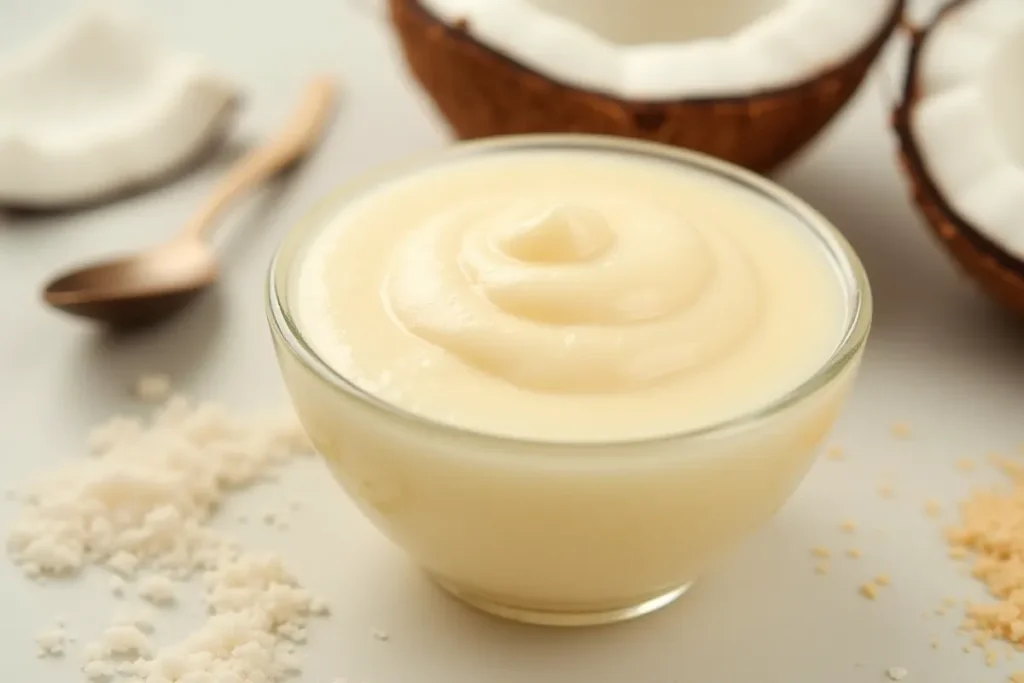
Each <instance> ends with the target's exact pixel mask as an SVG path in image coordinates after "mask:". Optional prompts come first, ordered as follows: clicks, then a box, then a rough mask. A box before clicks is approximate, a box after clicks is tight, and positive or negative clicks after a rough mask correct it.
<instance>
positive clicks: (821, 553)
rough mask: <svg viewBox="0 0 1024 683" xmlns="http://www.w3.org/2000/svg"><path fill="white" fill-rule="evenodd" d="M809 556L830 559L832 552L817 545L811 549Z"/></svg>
mask: <svg viewBox="0 0 1024 683" xmlns="http://www.w3.org/2000/svg"><path fill="white" fill-rule="evenodd" d="M811 555H813V556H814V557H820V558H823V559H828V558H829V557H832V551H831V550H829V549H828V548H826V547H824V546H820V545H819V546H816V547H814V548H811Z"/></svg>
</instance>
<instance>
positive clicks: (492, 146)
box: [267, 133, 872, 453]
mask: <svg viewBox="0 0 1024 683" xmlns="http://www.w3.org/2000/svg"><path fill="white" fill-rule="evenodd" d="M528 150H570V151H592V152H599V153H617V154H624V155H627V156H634V157H636V156H639V157H646V158H654V159H656V160H661V161H666V162H672V163H676V164H680V165H682V166H686V167H689V168H691V169H695V170H698V171H701V172H706V173H710V174H713V175H716V176H718V177H720V178H722V179H724V180H726V181H728V182H731V183H733V184H735V185H738V186H740V187H741V189H743V190H745V191H748V192H751V193H753V194H755V195H759V196H760V197H761V198H763V199H766V200H768V201H770V202H772V203H774V204H776V205H777V206H779V207H780V208H782V209H783V210H785V211H786V212H787V213H789V214H790V215H792V216H793V217H794V218H795V219H797V220H798V222H800V223H801V224H802V225H803V226H804V227H805V228H807V229H809V230H811V231H812V232H813V233H814V235H815V236H816V237H817V238H818V239H820V240H821V242H822V244H823V245H824V247H825V248H826V250H827V252H828V255H829V257H830V258H831V259H832V260H833V266H834V267H835V268H836V270H837V271H838V273H840V274H841V276H842V279H843V287H844V289H845V290H846V294H847V298H848V311H849V313H848V318H847V321H846V326H845V329H844V331H843V335H842V337H841V339H840V342H839V344H838V345H837V346H836V348H835V350H834V351H833V353H832V355H831V356H829V357H828V358H827V359H826V360H825V361H824V362H823V363H822V364H821V365H820V366H819V367H818V369H817V370H816V371H815V372H814V373H812V374H811V375H809V376H808V377H806V378H805V379H804V380H803V381H801V382H800V383H799V384H798V385H796V386H795V387H794V388H793V389H791V390H790V391H788V392H786V393H785V394H782V395H781V396H779V397H777V398H776V399H774V400H772V401H769V402H767V403H765V404H763V405H761V406H759V407H757V408H755V409H753V410H750V411H747V412H745V413H741V414H739V415H735V416H732V417H729V418H727V419H725V420H721V421H719V422H715V423H711V424H707V425H702V426H700V427H697V428H694V429H689V430H683V431H678V432H668V433H660V434H657V435H654V436H650V437H641V438H630V439H624V440H595V441H558V440H536V439H529V438H521V437H515V436H507V435H503V434H499V433H492V432H484V431H475V430H473V429H468V428H464V427H460V426H457V425H453V424H448V423H444V422H440V421H436V420H432V419H430V418H428V417H425V416H422V415H418V414H416V413H412V412H409V411H406V410H404V409H402V408H401V407H400V406H397V405H395V404H392V403H389V402H387V401H385V400H383V399H381V398H378V397H377V396H375V395H373V394H371V393H370V392H368V391H366V390H364V389H362V388H361V387H359V386H358V385H357V384H355V383H354V382H352V381H351V380H349V379H348V378H346V377H345V376H344V375H342V374H340V373H339V372H337V371H335V370H334V369H333V368H332V367H331V366H330V365H329V364H328V363H326V362H325V361H324V360H323V358H321V357H320V355H319V354H318V353H317V352H316V351H315V350H314V348H313V346H312V345H311V344H310V343H309V342H308V341H307V340H306V339H305V337H304V336H303V334H302V332H301V328H300V326H299V325H298V324H297V323H296V321H295V319H294V317H293V316H292V315H291V311H290V308H289V305H288V300H287V295H286V292H285V289H286V287H287V281H288V278H289V277H290V276H291V272H290V269H291V266H292V265H293V262H294V257H295V255H296V254H297V253H298V252H299V251H301V248H302V247H303V246H305V245H306V244H308V241H309V239H310V238H311V237H313V236H314V235H315V234H316V232H317V229H318V228H321V227H322V226H323V225H324V224H325V223H326V222H327V221H329V220H330V218H331V217H332V216H334V215H336V214H337V213H338V212H339V211H341V210H343V209H344V207H345V205H346V204H348V203H349V202H351V201H353V200H355V199H357V198H359V197H362V196H364V194H365V193H366V192H368V191H371V190H373V189H375V188H377V187H378V186H380V185H382V184H384V183H387V182H389V181H392V180H397V179H400V178H403V177H408V176H412V175H414V174H415V173H417V172H420V171H425V170H428V169H430V168H432V167H435V166H440V165H443V164H446V163H451V162H457V161H459V160H462V159H467V158H470V157H474V156H480V155H485V154H496V153H505V152H523V151H528ZM871 317H872V295H871V286H870V284H869V282H868V277H867V273H866V272H865V270H864V266H863V264H862V263H861V261H860V258H859V257H858V256H857V253H856V252H855V251H854V249H853V247H852V246H851V245H850V244H849V242H848V241H847V240H846V238H845V237H843V235H842V233H841V232H840V231H839V230H838V229H837V228H836V227H835V226H834V225H832V223H831V222H830V221H829V220H828V219H826V218H825V217H824V216H823V215H821V214H820V213H819V212H818V211H817V210H815V209H814V208H812V207H811V206H810V205H809V204H807V203H806V202H805V201H804V200H802V199H800V198H799V197H797V196H796V195H795V194H793V193H791V192H790V191H789V190H786V189H785V188H783V187H781V186H780V185H778V184H776V183H774V182H772V181H771V180H769V179H767V178H765V177H763V176H760V175H758V174H756V173H754V172H752V171H748V170H746V169H744V168H741V167H739V166H737V165H735V164H731V163H729V162H726V161H722V160H720V159H717V158H714V157H711V156H709V155H706V154H702V153H700V152H695V151H692V150H687V149H681V148H677V147H671V146H668V145H664V144H661V143H654V142H648V141H640V140H632V139H628V138H621V137H616V136H605V135H589V134H576V133H568V134H561V133H554V134H531V135H508V136H501V137H492V138H485V139H480V140H470V141H461V142H456V143H454V144H452V145H448V146H447V147H445V148H443V149H441V150H435V151H431V152H427V153H421V154H419V155H414V156H412V157H406V158H404V159H402V160H400V161H398V162H392V163H391V164H386V165H384V166H381V167H378V168H376V169H375V170H371V171H369V172H366V173H361V174H359V175H358V176H357V177H355V178H354V179H353V180H351V181H349V182H347V183H345V184H343V185H342V186H341V187H339V188H338V189H336V190H334V191H333V192H331V193H330V194H328V195H327V196H326V197H325V198H324V199H322V200H321V201H320V202H319V203H317V204H316V205H315V206H314V207H313V208H312V209H311V210H310V211H308V212H307V213H306V215H305V217H304V218H302V219H301V220H300V221H299V222H298V224H296V225H295V226H294V227H293V228H292V229H291V230H290V231H289V232H288V234H287V235H286V236H285V238H284V239H283V241H282V242H281V244H280V245H279V246H278V248H277V249H276V251H275V253H274V256H273V258H272V259H271V262H270V267H269V271H268V276H267V318H268V321H269V323H270V326H271V328H272V331H273V333H274V334H275V336H277V337H278V338H279V339H280V340H282V341H283V342H284V343H285V344H286V346H287V350H288V351H289V352H290V353H291V355H292V356H293V357H294V358H295V359H296V360H297V361H298V362H299V363H300V364H301V365H302V366H303V367H304V368H305V369H306V370H308V371H310V372H312V373H313V374H314V375H316V376H317V377H318V378H319V379H321V380H323V381H325V382H327V383H328V384H329V385H330V386H331V387H332V388H333V389H335V390H337V391H340V392H342V393H343V394H345V395H346V397H348V398H351V399H353V400H356V401H360V402H362V403H363V404H364V405H366V406H367V407H369V408H371V409H373V410H375V411H378V412H380V413H381V414H382V416H385V417H391V418H394V419H398V420H401V421H403V422H406V423H408V424H409V425H410V426H414V427H419V428H421V429H426V430H428V431H431V432H435V433H437V434H438V435H439V436H442V437H445V438H449V439H451V438H455V439H459V440H463V441H464V440H470V441H474V442H476V444H475V445H477V446H486V445H487V444H488V443H490V444H492V445H494V444H500V445H502V446H509V445H520V446H522V447H524V448H539V447H541V448H544V449H550V448H552V447H554V448H557V449H559V450H566V451H571V450H583V449H585V450H587V451H588V452H591V453H593V452H595V451H599V450H601V449H602V447H608V448H615V447H622V446H650V445H657V444H659V443H665V442H672V443H679V442H680V441H685V442H692V441H701V440H709V439H710V440H714V439H720V438H725V437H726V436H727V435H728V434H729V433H731V432H734V431H738V430H743V429H747V428H751V427H754V426H756V425H757V424H758V423H762V422H764V421H767V420H770V419H771V418H772V417H773V416H775V415H777V414H779V413H781V412H783V411H785V410H786V409H787V408H789V407H791V406H793V405H795V404H798V403H800V402H801V401H802V400H804V399H805V398H808V397H810V396H812V395H813V394H815V393H816V392H817V391H819V390H821V389H823V388H825V387H826V386H828V385H829V384H830V382H831V381H832V380H833V379H835V378H836V377H837V376H838V375H840V374H841V373H842V372H843V371H844V370H845V369H846V368H847V367H848V366H849V365H850V364H851V363H852V362H854V360H855V359H856V358H857V357H858V356H859V354H860V351H861V349H862V348H863V346H864V344H865V343H866V341H867V337H868V332H869V330H870V328H871Z"/></svg>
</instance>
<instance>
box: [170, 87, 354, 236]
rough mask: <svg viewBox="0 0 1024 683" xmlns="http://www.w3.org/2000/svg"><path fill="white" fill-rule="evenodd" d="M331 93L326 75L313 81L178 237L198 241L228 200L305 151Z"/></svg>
mask: <svg viewBox="0 0 1024 683" xmlns="http://www.w3.org/2000/svg"><path fill="white" fill-rule="evenodd" d="M335 90H336V87H335V85H334V83H333V81H331V80H330V78H328V77H326V76H321V77H319V78H317V79H315V80H313V81H312V82H311V83H310V84H309V85H308V86H307V88H306V93H305V95H304V96H303V98H302V102H301V103H300V104H299V106H298V107H297V108H296V110H295V112H294V113H293V114H292V116H291V118H290V119H289V120H288V123H287V125H286V126H285V127H284V128H282V129H281V131H280V132H279V133H278V134H277V135H276V136H274V137H273V138H272V139H271V140H270V141H269V142H267V143H265V144H264V145H261V146H260V147H258V148H256V149H254V150H252V151H251V152H249V154H247V155H246V156H245V157H244V158H243V159H242V160H240V161H239V162H238V163H237V164H235V166H234V168H232V169H231V170H230V171H229V172H228V174H227V176H226V177H225V178H224V179H223V180H222V181H221V183H220V185H219V186H218V187H217V189H216V190H214V192H213V194H211V195H210V198H209V199H208V200H207V201H206V203H205V204H203V206H202V207H201V208H200V209H199V211H197V212H196V214H195V216H193V218H192V219H191V220H190V221H189V222H188V224H187V225H186V226H185V229H184V230H183V231H182V233H181V237H182V238H183V239H201V238H202V237H204V236H205V235H206V233H207V231H208V230H209V229H210V227H211V226H213V225H214V224H215V222H216V220H217V218H218V217H219V216H220V214H221V212H222V211H224V209H226V208H227V207H228V205H230V204H231V202H232V201H234V200H235V199H237V198H238V197H239V196H241V195H243V194H245V193H246V192H248V191H249V190H251V189H253V188H254V187H257V186H258V185H260V184H261V183H263V182H264V181H266V180H267V179H269V178H271V177H273V176H274V175H275V174H277V173H278V172H280V171H282V170H284V169H285V168H287V167H288V166H290V165H291V164H293V163H294V162H296V161H298V160H299V159H301V158H302V157H303V156H304V155H305V154H306V153H307V152H309V151H310V150H311V149H312V148H313V146H314V144H315V143H316V142H317V140H318V139H319V137H320V134H321V133H322V132H323V130H324V128H325V127H326V125H327V122H328V121H329V120H330V114H331V111H332V108H333V105H334V99H335Z"/></svg>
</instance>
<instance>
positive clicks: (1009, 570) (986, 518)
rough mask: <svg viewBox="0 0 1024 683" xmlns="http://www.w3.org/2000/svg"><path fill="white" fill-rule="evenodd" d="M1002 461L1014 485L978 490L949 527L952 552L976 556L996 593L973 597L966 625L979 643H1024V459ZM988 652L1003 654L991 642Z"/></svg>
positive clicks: (978, 569)
mask: <svg viewBox="0 0 1024 683" xmlns="http://www.w3.org/2000/svg"><path fill="white" fill-rule="evenodd" d="M998 466H999V469H1000V470H1001V471H1002V472H1003V473H1004V474H1005V475H1006V476H1007V477H1008V479H1009V482H1010V486H1009V487H1008V488H995V489H992V490H978V491H975V492H974V493H973V494H972V495H971V496H970V497H968V498H967V499H966V500H965V501H963V502H962V503H961V505H960V520H959V522H958V524H956V525H954V526H951V527H949V528H947V529H946V540H947V543H948V544H949V555H950V557H953V558H955V559H962V558H964V557H966V556H968V555H973V556H974V564H973V567H972V571H971V573H972V575H973V576H974V577H975V578H976V579H978V580H980V581H981V582H982V583H983V584H984V585H985V587H986V588H987V589H988V592H989V594H990V595H991V596H992V598H993V599H994V600H993V601H991V602H988V603H983V604H982V603H967V608H966V619H965V620H964V622H963V624H962V625H961V630H962V631H964V632H966V633H970V634H972V635H973V636H974V641H975V642H976V643H978V644H979V645H981V644H986V643H988V642H989V641H991V640H996V639H998V640H1002V641H1005V642H1007V643H1009V644H1010V645H1012V646H1015V647H1017V648H1022V647H1024V562H1022V560H1021V558H1022V557H1024V464H1022V463H1020V462H1014V461H1012V460H1009V459H1005V458H1000V459H999V460H998ZM952 602H953V604H955V601H952ZM947 604H950V603H947ZM985 655H986V662H991V663H994V662H995V660H996V659H997V658H998V653H996V651H995V650H992V649H990V648H986V651H985ZM990 665H991V664H990ZM1015 676H1017V677H1018V678H1014V679H1013V680H1014V681H1015V683H1024V672H1021V673H1019V674H1015Z"/></svg>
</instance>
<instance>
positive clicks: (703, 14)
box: [418, 0, 896, 101]
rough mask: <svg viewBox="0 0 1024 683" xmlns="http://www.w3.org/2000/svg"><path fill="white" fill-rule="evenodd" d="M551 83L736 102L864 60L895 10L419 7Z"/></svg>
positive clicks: (779, 1)
mask: <svg viewBox="0 0 1024 683" xmlns="http://www.w3.org/2000/svg"><path fill="white" fill-rule="evenodd" d="M418 2H420V4H421V5H422V6H423V7H424V9H426V10H427V11H428V12H429V13H430V14H432V15H433V16H435V17H437V18H438V19H440V20H442V21H444V22H445V23H448V24H451V25H454V24H456V23H458V22H460V21H463V20H464V21H466V22H468V27H469V33H470V36H471V37H472V38H473V39H474V40H476V41H478V42H480V43H481V44H484V45H486V46H487V47H490V48H491V49H493V50H495V51H496V52H499V53H501V54H504V55H505V56H506V57H508V58H510V59H512V60H513V61H515V62H517V63H518V64H520V65H522V66H524V67H527V68H529V69H530V70H532V71H535V72H537V73H539V74H541V75H543V76H545V77H547V78H549V79H550V80H553V81H556V82H560V83H564V84H566V85H571V86H574V87H577V88H581V89H585V90H593V91H598V92H602V93H606V94H609V95H613V96H617V97H620V98H623V99H630V100H640V101H643V100H670V99H686V98H696V97H702V98H710V97H736V96H742V95H744V94H749V93H753V92H759V91H765V90H772V89H777V88H783V87H786V86H790V85H794V84H797V83H800V82H803V81H805V80H808V79H810V78H812V77H814V76H816V75H818V74H819V73H820V72H822V71H823V70H825V69H827V68H828V67H830V66H834V65H836V64H840V63H842V62H844V61H845V60H847V59H849V58H850V57H851V56H852V55H854V54H855V53H856V52H857V51H858V50H859V49H860V48H862V47H863V46H864V45H866V44H867V42H868V41H870V40H871V38H872V37H874V35H875V34H876V33H877V32H878V31H879V30H881V29H882V28H883V26H884V24H885V22H886V20H887V19H888V17H889V16H890V15H891V13H892V10H893V6H894V3H895V2H896V0H682V1H681V0H418Z"/></svg>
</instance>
